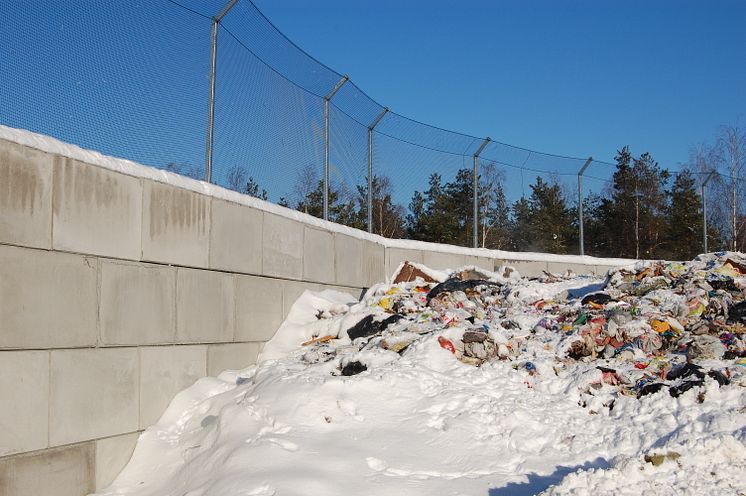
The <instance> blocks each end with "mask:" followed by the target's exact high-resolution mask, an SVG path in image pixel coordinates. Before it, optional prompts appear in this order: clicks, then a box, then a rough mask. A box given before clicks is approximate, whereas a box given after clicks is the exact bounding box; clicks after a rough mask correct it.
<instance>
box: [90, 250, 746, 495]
mask: <svg viewBox="0 0 746 496" xmlns="http://www.w3.org/2000/svg"><path fill="white" fill-rule="evenodd" d="M743 260H744V256H743V255H742V254H733V253H730V254H720V255H718V256H714V255H710V256H703V257H700V258H699V259H697V260H695V261H694V262H691V263H688V264H655V263H647V264H639V265H638V266H636V267H635V269H634V270H630V271H624V270H622V271H617V272H615V273H613V274H611V276H610V277H609V278H607V279H598V278H591V277H549V276H548V277H545V278H543V279H541V280H528V279H525V278H520V277H519V276H518V274H517V273H516V272H514V271H513V272H511V271H510V270H504V269H501V270H500V271H498V272H497V273H480V272H479V271H477V270H459V271H453V272H446V273H439V272H434V271H430V270H427V269H426V268H424V267H420V269H422V270H423V273H424V274H425V275H426V276H429V277H431V278H432V279H433V281H431V282H425V281H424V280H423V279H417V280H414V281H405V282H400V283H398V284H380V285H377V286H375V287H373V288H371V289H370V290H369V291H368V293H367V294H366V296H365V297H364V298H363V300H362V301H361V302H357V301H355V300H353V299H351V298H350V297H349V296H348V295H344V294H341V293H335V292H332V291H324V292H321V293H310V292H306V293H305V294H304V295H303V296H302V297H301V298H300V299H299V300H298V301H297V302H296V304H295V305H294V306H293V308H292V310H291V312H290V315H289V316H288V318H287V320H286V322H285V323H284V324H283V325H282V326H281V328H280V329H279V331H278V333H277V335H276V336H275V338H273V340H272V341H270V342H269V343H268V344H267V345H266V347H265V349H264V351H263V353H262V355H261V356H260V362H259V364H258V365H256V366H252V367H249V368H247V369H245V370H241V371H226V372H224V373H223V374H221V375H220V377H217V378H205V379H202V380H200V381H198V382H197V383H196V384H194V385H193V386H192V387H190V388H188V389H187V390H185V391H183V392H181V393H180V394H179V395H178V396H177V397H176V398H175V399H174V401H173V402H172V404H171V405H170V407H169V408H168V410H167V411H166V412H165V413H164V415H163V416H162V418H161V419H160V421H159V422H158V423H157V424H156V425H154V426H151V427H150V428H148V429H147V430H146V431H145V432H144V433H143V434H142V436H141V438H140V440H139V442H138V445H137V448H136V450H135V453H134V455H133V458H132V460H131V462H130V463H129V465H128V466H127V467H126V468H125V470H124V471H123V472H122V473H121V474H120V476H119V477H118V478H117V480H116V481H115V482H114V483H113V484H112V485H111V486H110V487H109V488H107V489H106V490H104V491H102V492H101V493H99V494H101V495H138V496H149V495H158V496H171V495H173V496H183V495H189V496H201V495H211V496H212V495H214V496H239V495H242V496H270V495H314V496H316V495H454V496H455V495H495V496H496V495H530V494H547V495H549V494H551V495H565V494H588V495H591V494H593V495H599V494H609V495H611V494H614V495H616V494H630V495H632V494H634V495H638V494H656V495H668V494H671V495H673V494H697V495H700V494H733V495H736V494H746V359H744V358H743V357H744V356H746V355H744V351H745V350H744V338H745V337H746V333H745V329H746V328H744V325H743V324H744V322H743V321H742V319H744V318H746V317H742V316H741V314H740V313H739V312H740V311H741V306H744V305H746V304H743V305H741V303H742V302H743V300H744V298H745V297H746V292H745V291H744V290H745V288H746V274H745V273H746V267H744V265H743ZM446 280H448V281H449V282H448V283H446V284H445V285H443V284H441V285H438V283H440V282H443V281H446ZM599 290H602V292H600V293H599V292H598V291H599ZM739 305H741V306H739ZM745 309H746V308H745ZM384 320H385V322H384ZM351 335H352V337H353V338H354V339H351ZM355 336H357V337H355ZM695 365H696V366H695Z"/></svg>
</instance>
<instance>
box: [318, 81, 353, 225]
mask: <svg viewBox="0 0 746 496" xmlns="http://www.w3.org/2000/svg"><path fill="white" fill-rule="evenodd" d="M349 80H350V77H349V76H347V75H346V74H345V75H344V76H342V79H340V80H339V81H338V82H337V84H336V85H334V88H332V90H331V91H330V92H329V93H328V94H327V95H326V96H325V97H324V220H329V102H331V101H332V98H334V95H336V94H337V92H338V91H339V90H340V89H342V86H344V84H345V83H346V82H347V81H349Z"/></svg>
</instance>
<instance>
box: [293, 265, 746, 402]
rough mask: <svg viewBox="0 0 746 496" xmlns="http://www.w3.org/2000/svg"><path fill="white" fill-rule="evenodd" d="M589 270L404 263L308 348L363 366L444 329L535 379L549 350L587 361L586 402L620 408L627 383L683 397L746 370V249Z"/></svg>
mask: <svg viewBox="0 0 746 496" xmlns="http://www.w3.org/2000/svg"><path fill="white" fill-rule="evenodd" d="M585 277H586V278H587V285H586V286H583V285H582V282H583V278H582V277H581V278H578V277H575V276H574V275H573V274H568V275H566V276H557V275H553V274H545V276H544V277H542V278H539V279H538V280H534V281H528V280H527V279H525V278H521V277H520V276H519V275H518V273H517V272H515V271H514V270H513V269H511V268H510V267H503V268H501V269H500V270H499V271H498V272H488V271H483V270H480V269H477V268H475V267H467V268H464V269H461V270H457V271H453V272H448V273H442V272H437V271H432V270H430V269H428V268H427V267H424V266H421V265H417V264H411V263H404V264H403V265H402V266H401V267H400V268H399V269H398V270H397V273H396V274H395V275H394V278H393V283H392V284H380V285H377V286H375V287H373V288H371V289H370V290H369V291H368V292H367V294H366V295H365V297H364V299H363V301H362V302H361V304H362V305H364V307H365V312H363V313H362V315H363V317H362V318H361V319H360V320H358V321H357V323H356V324H354V325H352V326H351V327H348V328H347V329H345V330H342V331H340V332H339V334H338V335H329V336H315V337H314V338H313V339H311V340H309V341H307V342H306V343H303V344H304V345H305V352H304V353H303V355H302V358H303V360H304V361H305V362H307V363H319V362H326V361H330V360H333V359H336V360H338V367H337V369H336V370H335V372H334V373H339V374H341V375H356V374H358V373H361V372H363V371H365V370H368V369H369V367H370V366H371V364H366V363H364V362H363V361H360V359H359V358H355V356H356V353H357V354H358V355H359V353H358V352H362V351H366V350H386V351H388V352H393V353H397V354H398V355H406V353H407V350H408V349H409V347H410V346H411V345H412V344H413V343H416V342H418V341H421V340H422V339H426V338H430V337H432V338H436V339H437V341H438V343H439V345H440V347H441V348H443V349H445V350H447V351H449V352H451V353H452V354H453V355H454V358H455V359H457V360H459V361H461V362H463V363H465V364H468V365H471V366H475V367H479V366H482V365H484V364H485V363H487V362H493V361H508V362H511V364H512V366H513V368H514V369H516V370H518V371H520V372H521V373H524V374H526V384H527V385H528V386H529V387H531V385H532V381H533V380H534V379H535V378H536V377H537V376H539V375H540V371H539V370H538V369H537V367H536V365H535V364H534V361H535V360H536V359H537V357H542V358H543V359H546V358H547V357H551V358H552V359H553V366H552V368H551V373H554V374H557V375H559V374H561V373H562V372H563V370H565V369H567V368H568V367H573V366H581V367H585V368H586V369H587V374H586V375H587V377H588V380H587V384H585V386H584V388H585V389H584V391H583V397H584V398H586V399H587V400H588V401H586V400H582V403H583V404H586V403H587V404H591V403H594V402H595V403H598V402H599V401H600V402H601V404H602V406H605V407H608V408H613V398H614V397H615V396H616V395H618V394H624V395H629V396H636V397H638V398H640V397H642V396H646V395H649V394H654V393H658V392H661V391H664V390H665V391H668V393H669V394H670V395H671V396H672V397H677V396H679V395H681V394H683V393H684V392H686V391H688V390H690V389H693V388H696V387H698V386H702V385H704V383H705V381H708V380H713V381H716V382H717V383H718V384H719V385H721V386H722V385H727V384H729V383H730V382H731V381H732V380H733V379H734V378H737V379H738V380H741V379H740V378H742V377H744V373H745V372H746V260H745V259H744V255H743V254H739V253H727V252H726V253H718V254H708V255H700V256H699V257H697V258H695V259H694V260H693V261H691V262H686V263H677V262H673V263H671V262H640V263H638V264H637V265H635V266H634V267H628V268H622V269H618V270H614V271H610V273H609V274H608V275H607V277H606V280H605V281H604V282H602V283H601V284H598V281H596V284H595V285H594V284H593V283H594V281H593V280H592V278H589V277H588V276H585ZM578 281H580V282H581V284H580V287H578ZM537 282H540V283H543V284H544V285H545V286H546V287H547V288H548V289H549V290H548V291H546V292H545V293H546V294H542V293H541V292H539V293H537V292H536V291H534V292H531V291H526V290H527V288H529V287H536V283H537ZM563 285H564V286H567V288H569V289H565V290H563V289H562V288H563V287H564V286H563ZM588 289H590V290H591V291H587V290H588ZM319 318H325V317H323V316H319ZM544 361H546V360H544ZM543 373H546V371H545V372H543ZM744 385H746V384H744ZM594 397H595V398H599V401H595V400H594ZM600 398H603V399H600ZM702 400H704V398H700V401H702Z"/></svg>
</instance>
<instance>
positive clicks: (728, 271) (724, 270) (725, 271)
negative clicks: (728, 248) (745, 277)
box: [713, 263, 741, 277]
mask: <svg viewBox="0 0 746 496" xmlns="http://www.w3.org/2000/svg"><path fill="white" fill-rule="evenodd" d="M713 272H715V273H717V274H720V275H723V276H726V277H739V276H740V275H741V273H740V272H739V271H738V270H737V269H736V268H735V267H733V266H732V265H731V264H729V263H726V264H725V265H722V266H720V267H718V268H717V269H715V270H713Z"/></svg>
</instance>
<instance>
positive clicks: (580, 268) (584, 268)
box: [547, 262, 596, 276]
mask: <svg viewBox="0 0 746 496" xmlns="http://www.w3.org/2000/svg"><path fill="white" fill-rule="evenodd" d="M547 267H548V270H549V272H551V273H552V274H564V273H565V272H567V271H568V270H571V271H573V272H574V273H575V274H577V275H579V276H582V275H593V274H595V273H596V267H595V266H594V265H585V264H576V263H565V262H548V263H547Z"/></svg>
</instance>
